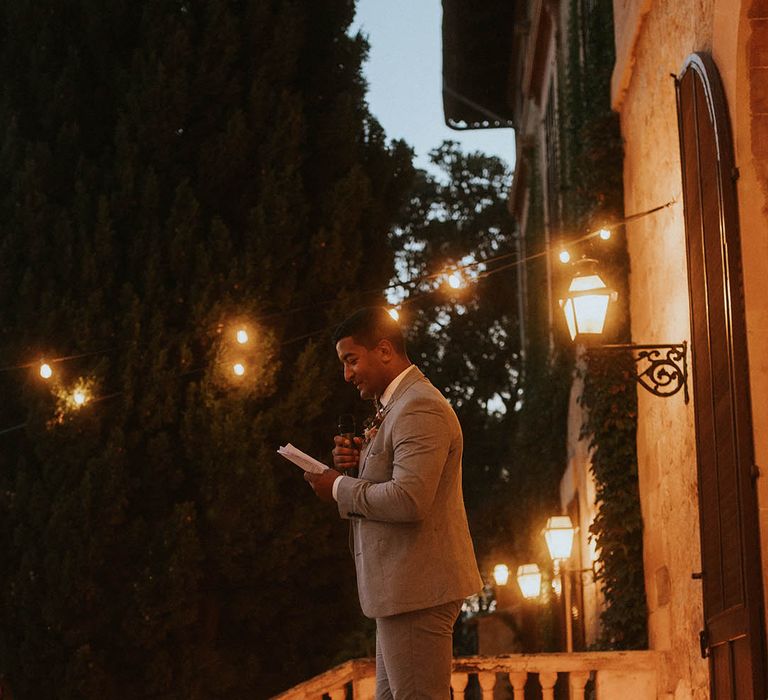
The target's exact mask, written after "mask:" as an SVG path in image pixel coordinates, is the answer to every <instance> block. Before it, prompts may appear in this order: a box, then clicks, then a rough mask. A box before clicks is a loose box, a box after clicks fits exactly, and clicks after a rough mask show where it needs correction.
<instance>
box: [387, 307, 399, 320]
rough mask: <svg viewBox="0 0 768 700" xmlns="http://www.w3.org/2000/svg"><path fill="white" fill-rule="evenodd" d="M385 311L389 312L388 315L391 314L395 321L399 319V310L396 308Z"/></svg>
mask: <svg viewBox="0 0 768 700" xmlns="http://www.w3.org/2000/svg"><path fill="white" fill-rule="evenodd" d="M387 313H388V314H389V315H390V316H391V317H392V318H393V319H394V320H395V321H399V320H400V314H399V312H398V310H397V309H389V311H387Z"/></svg>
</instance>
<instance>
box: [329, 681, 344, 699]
mask: <svg viewBox="0 0 768 700" xmlns="http://www.w3.org/2000/svg"><path fill="white" fill-rule="evenodd" d="M328 697H330V698H331V700H345V698H346V697H347V688H346V686H343V685H342V686H341V688H334V689H333V690H329V691H328Z"/></svg>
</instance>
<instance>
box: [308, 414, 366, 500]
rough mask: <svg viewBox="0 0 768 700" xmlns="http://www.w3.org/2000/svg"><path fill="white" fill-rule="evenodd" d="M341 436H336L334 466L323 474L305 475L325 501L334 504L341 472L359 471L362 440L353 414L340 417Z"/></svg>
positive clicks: (334, 440)
mask: <svg viewBox="0 0 768 700" xmlns="http://www.w3.org/2000/svg"><path fill="white" fill-rule="evenodd" d="M338 427H339V434H338V435H336V436H334V438H333V442H334V448H333V451H332V454H333V466H334V467H335V468H334V469H328V470H327V471H324V472H323V473H322V474H312V473H310V472H305V473H304V480H305V481H307V482H309V484H310V486H311V487H312V489H313V490H314V492H315V493H316V494H317V496H318V498H320V499H321V500H323V501H328V502H333V500H334V499H333V483H334V481H336V479H337V478H338V477H339V476H342V474H341V472H346V471H349V470H350V469H357V467H358V465H359V463H360V448H361V447H362V444H363V440H362V438H359V437H356V436H355V417H354V416H353V415H351V414H343V415H341V416H339V426H338Z"/></svg>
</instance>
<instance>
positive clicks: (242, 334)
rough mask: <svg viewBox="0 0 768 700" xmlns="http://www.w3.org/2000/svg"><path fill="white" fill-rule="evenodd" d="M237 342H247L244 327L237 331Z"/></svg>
mask: <svg viewBox="0 0 768 700" xmlns="http://www.w3.org/2000/svg"><path fill="white" fill-rule="evenodd" d="M236 337H237V342H238V343H240V345H245V344H246V343H247V342H248V331H247V330H245V328H241V329H240V330H238V331H237V336H236Z"/></svg>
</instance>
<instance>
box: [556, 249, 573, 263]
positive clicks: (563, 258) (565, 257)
mask: <svg viewBox="0 0 768 700" xmlns="http://www.w3.org/2000/svg"><path fill="white" fill-rule="evenodd" d="M558 257H559V258H560V262H561V263H563V265H566V264H567V263H569V262H571V254H570V253H569V252H568V251H567V250H566V249H565V248H563V249H562V250H561V251H560V255H558Z"/></svg>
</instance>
